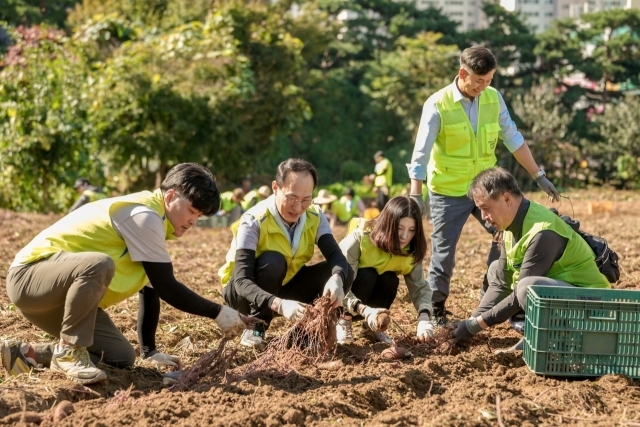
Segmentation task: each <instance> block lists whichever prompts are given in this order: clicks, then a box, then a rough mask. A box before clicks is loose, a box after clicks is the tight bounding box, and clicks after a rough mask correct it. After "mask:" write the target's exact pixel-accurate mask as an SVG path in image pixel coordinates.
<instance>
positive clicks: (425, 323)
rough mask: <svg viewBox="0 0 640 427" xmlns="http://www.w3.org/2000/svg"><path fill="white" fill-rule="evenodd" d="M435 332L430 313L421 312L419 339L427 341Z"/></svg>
mask: <svg viewBox="0 0 640 427" xmlns="http://www.w3.org/2000/svg"><path fill="white" fill-rule="evenodd" d="M435 334H436V329H435V327H434V326H433V322H431V319H430V318H429V313H420V316H418V330H417V332H416V335H417V337H418V341H422V342H425V341H427V340H428V339H429V338H431V337H433V336H435Z"/></svg>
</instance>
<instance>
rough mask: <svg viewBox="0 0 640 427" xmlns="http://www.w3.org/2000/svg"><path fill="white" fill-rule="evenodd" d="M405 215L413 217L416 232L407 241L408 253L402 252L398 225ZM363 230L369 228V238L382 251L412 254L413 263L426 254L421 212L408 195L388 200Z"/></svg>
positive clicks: (418, 261)
mask: <svg viewBox="0 0 640 427" xmlns="http://www.w3.org/2000/svg"><path fill="white" fill-rule="evenodd" d="M405 217H410V218H413V219H414V220H415V222H416V233H415V235H414V236H413V239H411V242H410V243H409V254H406V253H404V252H402V248H401V247H400V238H399V237H398V227H399V226H400V220H401V219H402V218H405ZM364 228H365V230H371V233H370V234H369V238H370V239H371V243H373V244H374V246H376V247H378V248H380V249H382V250H383V251H385V252H387V253H390V254H393V255H400V256H409V255H412V256H413V265H416V264H419V263H421V262H422V260H423V259H424V257H425V256H426V254H427V239H426V237H425V236H424V228H423V227H422V213H421V212H420V207H419V206H418V204H417V203H416V202H415V201H413V200H411V199H410V198H409V197H403V196H398V197H394V198H393V199H391V200H389V202H388V203H387V204H386V205H385V206H384V209H382V212H380V216H378V217H377V218H375V219H372V220H371V221H368V222H367V223H366V224H365V226H364Z"/></svg>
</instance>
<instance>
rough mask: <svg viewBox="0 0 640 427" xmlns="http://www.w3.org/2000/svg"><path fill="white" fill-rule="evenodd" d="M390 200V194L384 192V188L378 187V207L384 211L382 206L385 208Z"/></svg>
mask: <svg viewBox="0 0 640 427" xmlns="http://www.w3.org/2000/svg"><path fill="white" fill-rule="evenodd" d="M388 201H389V195H387V194H384V193H383V192H382V188H381V187H378V191H377V192H376V205H377V208H378V209H380V210H381V211H382V208H384V205H386V204H387V202H388Z"/></svg>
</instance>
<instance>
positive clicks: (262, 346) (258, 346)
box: [240, 340, 267, 351]
mask: <svg viewBox="0 0 640 427" xmlns="http://www.w3.org/2000/svg"><path fill="white" fill-rule="evenodd" d="M240 345H242V346H244V347H249V348H253V349H256V350H258V351H262V350H264V349H265V348H267V344H266V343H265V342H264V341H263V342H262V343H260V344H256V343H253V342H246V341H242V340H241V341H240Z"/></svg>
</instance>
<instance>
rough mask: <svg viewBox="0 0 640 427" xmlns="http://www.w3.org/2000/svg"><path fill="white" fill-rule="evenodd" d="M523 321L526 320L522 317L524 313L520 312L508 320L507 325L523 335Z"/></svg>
mask: <svg viewBox="0 0 640 427" xmlns="http://www.w3.org/2000/svg"><path fill="white" fill-rule="evenodd" d="M525 320H526V319H525V317H524V313H523V312H520V313H517V314H514V315H513V316H511V317H510V318H509V323H510V324H511V327H512V328H513V329H515V330H516V332H519V333H521V334H524V324H525Z"/></svg>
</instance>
